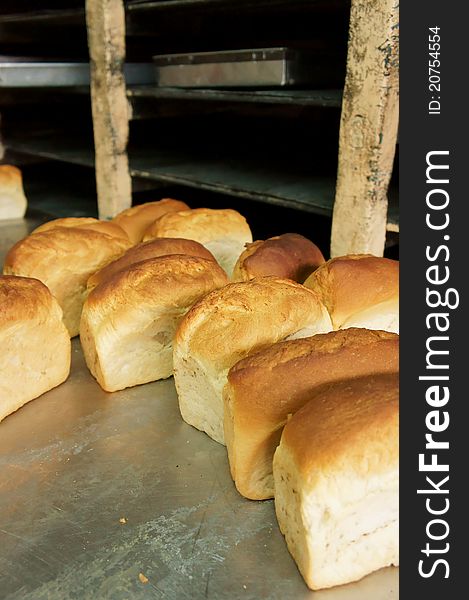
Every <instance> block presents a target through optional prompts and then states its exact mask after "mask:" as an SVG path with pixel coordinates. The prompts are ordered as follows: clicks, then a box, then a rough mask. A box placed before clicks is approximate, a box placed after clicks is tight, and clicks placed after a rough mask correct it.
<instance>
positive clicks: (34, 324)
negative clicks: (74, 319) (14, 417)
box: [0, 275, 71, 421]
mask: <svg viewBox="0 0 469 600" xmlns="http://www.w3.org/2000/svg"><path fill="white" fill-rule="evenodd" d="M0 348H1V351H0V421H1V420H2V419H4V418H5V417H6V416H7V415H9V414H11V413H12V412H14V411H15V410H18V408H20V407H21V406H23V405H24V404H26V402H29V401H30V400H33V399H34V398H37V397H38V396H40V395H41V394H44V392H47V391H48V390H50V389H52V388H54V387H56V386H57V385H59V384H61V383H62V382H64V381H65V380H66V379H67V377H68V374H69V372H70V356H71V344H70V337H69V335H68V332H67V329H66V328H65V325H64V324H63V322H62V310H61V308H60V306H59V304H58V303H57V300H56V299H55V298H54V297H53V296H52V294H51V293H50V291H49V290H48V289H47V287H46V286H45V285H44V284H43V283H41V282H40V281H38V280H37V279H28V278H26V277H12V276H8V275H6V276H5V275H3V276H0Z"/></svg>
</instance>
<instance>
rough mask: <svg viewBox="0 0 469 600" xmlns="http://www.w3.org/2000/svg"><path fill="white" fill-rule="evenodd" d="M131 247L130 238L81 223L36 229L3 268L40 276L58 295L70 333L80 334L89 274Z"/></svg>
mask: <svg viewBox="0 0 469 600" xmlns="http://www.w3.org/2000/svg"><path fill="white" fill-rule="evenodd" d="M130 247H131V242H130V241H129V240H125V239H122V238H120V237H115V236H111V235H108V234H107V233H101V232H99V231H91V230H89V229H81V228H80V227H56V228H53V229H50V230H49V231H42V232H39V233H33V234H32V235H29V236H28V237H26V238H24V239H23V240H20V241H19V242H17V243H16V244H15V245H14V246H13V247H12V248H11V250H10V251H9V252H8V254H7V256H6V259H5V264H4V268H3V272H4V273H5V274H7V275H22V276H25V277H34V278H36V279H39V280H40V281H42V282H43V283H45V285H47V287H48V288H49V290H50V291H51V292H52V294H53V295H54V296H55V297H56V298H57V300H58V302H59V304H60V306H61V308H62V310H63V319H64V323H65V325H66V327H67V329H68V331H69V333H70V337H74V336H76V335H78V331H79V324H80V315H81V309H82V307H83V302H84V300H85V297H86V282H87V280H88V278H89V277H90V275H91V274H92V273H94V272H95V271H97V270H98V269H100V268H102V267H103V266H104V265H106V264H107V263H108V262H110V261H111V260H114V259H116V258H118V257H119V256H120V255H121V254H123V253H124V252H125V251H126V250H128V249H129V248H130Z"/></svg>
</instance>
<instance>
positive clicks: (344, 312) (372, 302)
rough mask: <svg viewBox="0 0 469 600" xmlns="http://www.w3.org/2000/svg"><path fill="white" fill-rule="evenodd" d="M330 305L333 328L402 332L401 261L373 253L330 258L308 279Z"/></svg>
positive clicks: (309, 284)
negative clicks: (400, 326)
mask: <svg viewBox="0 0 469 600" xmlns="http://www.w3.org/2000/svg"><path fill="white" fill-rule="evenodd" d="M305 286H306V287H308V288H310V289H311V290H314V291H315V292H316V293H317V294H318V295H319V296H320V297H321V298H322V300H323V302H324V304H325V305H326V306H327V309H328V311H329V314H330V315H331V319H332V323H333V325H334V329H339V328H346V327H366V328H367V329H382V330H384V331H392V332H394V333H399V262H398V261H397V260H390V259H389V258H379V257H377V256H372V255H370V254H351V255H348V256H339V257H337V258H333V259H331V260H329V261H327V262H326V263H325V264H324V265H322V266H321V267H319V268H318V269H317V270H316V271H314V273H312V275H310V277H308V279H307V280H306V281H305Z"/></svg>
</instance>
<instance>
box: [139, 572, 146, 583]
mask: <svg viewBox="0 0 469 600" xmlns="http://www.w3.org/2000/svg"><path fill="white" fill-rule="evenodd" d="M138 578H139V579H140V581H141V583H148V577H145V575H144V574H143V573H139V574H138Z"/></svg>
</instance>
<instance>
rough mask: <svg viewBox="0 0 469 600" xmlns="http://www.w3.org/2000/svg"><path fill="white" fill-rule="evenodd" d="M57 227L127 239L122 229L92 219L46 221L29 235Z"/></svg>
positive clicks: (73, 218)
mask: <svg viewBox="0 0 469 600" xmlns="http://www.w3.org/2000/svg"><path fill="white" fill-rule="evenodd" d="M57 227H79V228H80V229H86V230H88V231H98V232H100V233H106V234H107V235H112V236H113V237H118V238H121V239H123V240H126V241H127V240H128V239H129V236H128V235H127V234H126V233H125V231H124V230H123V229H122V227H119V226H118V225H116V224H115V223H112V222H111V221H100V220H99V219H95V218H93V217H64V218H62V219H54V220H53V221H47V222H46V223H43V224H42V225H39V227H36V229H34V231H32V232H31V233H41V232H44V231H50V230H51V229H56V228H57Z"/></svg>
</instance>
